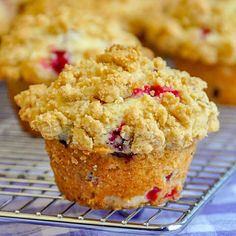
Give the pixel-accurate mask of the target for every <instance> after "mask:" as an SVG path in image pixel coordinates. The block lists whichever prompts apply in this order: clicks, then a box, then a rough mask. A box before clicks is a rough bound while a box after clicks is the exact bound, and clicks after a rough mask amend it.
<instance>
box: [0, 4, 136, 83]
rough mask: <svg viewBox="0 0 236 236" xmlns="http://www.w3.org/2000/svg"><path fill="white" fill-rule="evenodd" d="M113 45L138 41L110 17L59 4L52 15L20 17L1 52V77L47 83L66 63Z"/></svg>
mask: <svg viewBox="0 0 236 236" xmlns="http://www.w3.org/2000/svg"><path fill="white" fill-rule="evenodd" d="M114 43H119V44H126V45H132V46H135V45H138V44H139V41H138V39H137V38H136V37H135V36H134V35H132V34H130V33H128V32H127V31H125V30H124V29H123V27H122V25H121V24H119V23H118V22H117V21H113V20H112V19H110V18H106V17H101V16H98V15H95V14H94V13H92V12H88V11H81V10H80V9H77V8H73V7H72V6H66V5H62V6H60V7H58V8H56V9H55V10H54V11H53V12H51V13H50V14H49V13H45V14H44V13H38V14H35V15H31V14H28V13H27V14H22V15H21V16H19V17H18V19H17V21H16V22H15V24H14V26H13V28H12V30H11V32H10V33H9V34H8V35H6V36H5V37H3V41H2V45H1V49H0V76H2V77H5V78H9V79H23V80H25V81H27V82H29V83H50V82H51V81H53V80H54V79H56V77H57V76H58V74H59V73H60V72H61V71H62V69H63V68H64V66H65V64H76V63H77V62H78V61H79V60H80V59H81V57H83V56H84V57H90V56H94V55H95V54H97V53H99V52H102V51H103V50H104V49H105V48H107V47H110V46H111V45H112V44H114Z"/></svg>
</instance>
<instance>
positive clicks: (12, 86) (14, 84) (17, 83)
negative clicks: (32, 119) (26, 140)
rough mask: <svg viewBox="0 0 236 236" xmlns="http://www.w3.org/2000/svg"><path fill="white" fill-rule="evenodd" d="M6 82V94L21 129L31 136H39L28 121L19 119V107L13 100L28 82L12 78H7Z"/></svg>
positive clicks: (27, 86)
mask: <svg viewBox="0 0 236 236" xmlns="http://www.w3.org/2000/svg"><path fill="white" fill-rule="evenodd" d="M6 83H7V90H8V96H9V98H10V101H11V105H12V107H13V109H14V110H15V113H16V117H17V118H18V121H19V124H20V126H21V128H22V130H23V131H25V132H27V133H29V134H30V135H31V136H32V137H41V135H40V133H39V132H36V131H34V130H33V129H31V127H30V125H29V123H28V122H26V121H22V120H21V119H20V116H19V111H20V108H19V107H18V106H17V104H16V102H15V100H14V97H15V96H16V95H17V94H19V93H21V92H22V91H24V90H26V89H28V88H29V85H30V84H28V83H26V82H25V81H23V80H14V81H12V80H7V81H6Z"/></svg>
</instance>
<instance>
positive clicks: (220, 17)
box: [140, 0, 236, 105]
mask: <svg viewBox="0 0 236 236" xmlns="http://www.w3.org/2000/svg"><path fill="white" fill-rule="evenodd" d="M156 8H158V10H156ZM235 12H236V1H235V0H225V1H215V0H166V1H162V2H161V4H159V5H158V6H155V5H153V7H152V8H150V11H149V14H146V13H145V15H144V16H141V15H140V19H141V20H140V22H141V27H143V29H144V38H145V41H146V43H147V44H148V45H149V46H151V47H152V48H155V50H156V52H157V53H158V54H161V55H164V56H170V57H171V59H172V62H173V65H174V66H176V67H177V68H179V69H181V70H186V71H188V72H189V73H190V74H191V75H193V76H199V77H201V78H202V79H204V80H206V81H207V82H208V90H207V92H208V95H209V96H210V97H211V98H212V99H213V100H214V101H216V102H219V103H224V104H234V105H235V104H236V79H235V77H236V17H235Z"/></svg>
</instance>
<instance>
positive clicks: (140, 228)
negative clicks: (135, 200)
mask: <svg viewBox="0 0 236 236" xmlns="http://www.w3.org/2000/svg"><path fill="white" fill-rule="evenodd" d="M0 109H1V110H0V217H1V218H4V219H5V218H6V219H12V220H15V221H21V222H28V223H41V224H47V225H57V226H63V227H65V226H66V227H68V226H69V227H89V228H93V227H95V228H96V229H98V230H111V231H113V230H117V229H119V231H120V230H124V231H125V230H126V231H127V229H129V232H137V233H144V232H147V231H148V232H149V233H158V232H157V231H159V232H161V233H163V232H170V231H171V232H175V233H176V232H178V231H180V230H182V229H183V227H185V226H186V225H187V224H188V223H189V222H190V220H191V219H192V217H193V216H194V215H195V214H196V212H197V211H198V210H199V209H200V208H201V207H202V206H203V205H204V204H205V203H206V202H207V201H209V199H210V198H211V197H212V196H213V194H214V193H215V192H216V191H217V190H218V189H219V188H220V186H221V185H222V184H223V183H224V182H225V181H226V180H227V179H228V178H229V176H230V175H231V174H232V173H233V172H234V171H235V170H236V139H235V134H236V119H235V117H236V109H234V108H230V107H221V108H220V111H221V116H220V119H221V131H220V132H219V133H217V134H212V135H210V136H209V137H208V138H207V139H205V140H204V141H203V142H201V143H200V144H199V147H198V150H197V153H196V155H195V157H194V159H193V162H192V165H191V168H190V171H189V174H188V177H187V180H186V182H185V185H184V190H183V193H182V196H181V198H180V199H179V200H178V201H176V202H174V201H170V202H168V203H167V204H165V205H162V206H159V207H151V206H145V207H143V208H136V209H131V210H125V211H106V210H92V209H89V208H86V207H81V206H79V205H78V204H75V203H73V202H69V201H67V200H65V199H63V197H62V196H61V194H60V192H59V191H58V189H57V187H56V185H55V183H54V180H53V175H52V172H51V170H50V166H49V163H48V157H47V154H46V152H45V151H44V143H43V140H41V139H35V138H34V139H33V138H31V137H29V136H27V135H26V134H25V133H23V132H22V131H21V130H20V128H19V126H18V123H17V119H16V118H15V116H14V114H13V111H12V110H11V108H10V106H9V103H8V99H7V96H6V91H5V88H4V86H3V84H1V83H0Z"/></svg>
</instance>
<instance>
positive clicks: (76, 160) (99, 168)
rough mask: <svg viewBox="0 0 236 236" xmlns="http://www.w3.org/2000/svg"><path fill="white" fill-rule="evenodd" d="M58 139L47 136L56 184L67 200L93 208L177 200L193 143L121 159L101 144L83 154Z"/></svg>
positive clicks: (137, 205)
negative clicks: (100, 146) (180, 147)
mask: <svg viewBox="0 0 236 236" xmlns="http://www.w3.org/2000/svg"><path fill="white" fill-rule="evenodd" d="M61 142H62V143H60V142H59V141H58V140H52V141H48V140H46V149H47V151H48V153H49V157H50V161H51V167H52V169H53V172H54V175H55V180H56V183H57V185H58V188H59V190H60V191H61V192H62V193H63V195H64V196H65V198H66V199H68V200H70V201H75V202H77V203H79V204H81V205H83V206H88V207H90V208H93V209H123V208H133V207H139V206H143V205H144V204H147V203H149V204H151V205H155V206H158V205H160V204H162V203H165V202H167V201H168V200H177V199H178V198H179V196H180V193H181V191H182V187H183V183H184V181H185V178H186V175H187V171H188V168H189V165H190V163H191V160H192V156H193V153H194V151H195V146H196V145H195V144H192V145H191V146H190V147H188V148H185V149H182V150H164V151H163V152H162V153H159V154H155V155H134V156H126V157H121V156H120V155H119V154H116V153H114V154H113V155H112V154H110V153H107V152H106V151H105V149H104V148H103V149H102V148H101V149H100V150H97V151H96V152H87V151H86V152H85V151H80V150H79V149H77V148H76V147H70V146H68V145H66V143H64V142H63V141H61ZM117 155H118V156H117Z"/></svg>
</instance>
